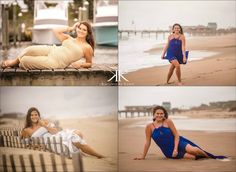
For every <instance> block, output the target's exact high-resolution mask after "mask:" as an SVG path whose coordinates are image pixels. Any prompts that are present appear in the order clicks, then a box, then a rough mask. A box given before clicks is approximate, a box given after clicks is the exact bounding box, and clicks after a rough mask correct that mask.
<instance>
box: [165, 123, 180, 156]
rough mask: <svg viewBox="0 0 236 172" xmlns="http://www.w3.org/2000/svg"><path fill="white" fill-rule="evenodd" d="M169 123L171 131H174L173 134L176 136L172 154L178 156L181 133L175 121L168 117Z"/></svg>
mask: <svg viewBox="0 0 236 172" xmlns="http://www.w3.org/2000/svg"><path fill="white" fill-rule="evenodd" d="M167 124H168V126H169V128H170V129H171V131H172V133H173V135H174V137H175V146H174V151H173V154H172V156H173V157H176V156H177V154H178V146H179V133H178V131H177V130H176V128H175V125H174V123H173V121H172V120H171V119H167Z"/></svg>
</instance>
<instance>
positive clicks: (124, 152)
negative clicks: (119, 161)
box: [119, 152, 127, 154]
mask: <svg viewBox="0 0 236 172" xmlns="http://www.w3.org/2000/svg"><path fill="white" fill-rule="evenodd" d="M119 154H127V152H119Z"/></svg>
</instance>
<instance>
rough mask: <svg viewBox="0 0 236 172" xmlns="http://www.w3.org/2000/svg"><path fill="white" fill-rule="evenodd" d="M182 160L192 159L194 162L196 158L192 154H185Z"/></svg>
mask: <svg viewBox="0 0 236 172" xmlns="http://www.w3.org/2000/svg"><path fill="white" fill-rule="evenodd" d="M184 158H185V159H192V160H195V159H196V156H194V155H192V154H189V153H185V154H184Z"/></svg>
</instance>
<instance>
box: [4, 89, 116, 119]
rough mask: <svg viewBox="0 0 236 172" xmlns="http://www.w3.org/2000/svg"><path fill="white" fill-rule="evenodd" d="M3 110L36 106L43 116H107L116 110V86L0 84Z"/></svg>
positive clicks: (25, 109) (18, 109) (21, 109)
mask: <svg viewBox="0 0 236 172" xmlns="http://www.w3.org/2000/svg"><path fill="white" fill-rule="evenodd" d="M0 94H1V96H0V108H1V111H2V113H8V112H20V113H24V114H26V112H27V110H28V108H30V107H37V108H38V109H39V111H40V112H41V114H42V116H43V117H51V116H57V117H58V118H65V117H72V118H74V117H77V116H86V115H87V116H88V115H109V114H114V113H116V112H117V95H118V93H117V88H116V87H59V86H57V87H1V88H0Z"/></svg>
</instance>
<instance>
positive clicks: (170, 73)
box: [166, 64, 175, 84]
mask: <svg viewBox="0 0 236 172" xmlns="http://www.w3.org/2000/svg"><path fill="white" fill-rule="evenodd" d="M174 70H175V65H173V64H171V66H170V69H169V72H168V75H167V82H166V83H167V84H169V81H170V78H171V76H172V75H173V72H174Z"/></svg>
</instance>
